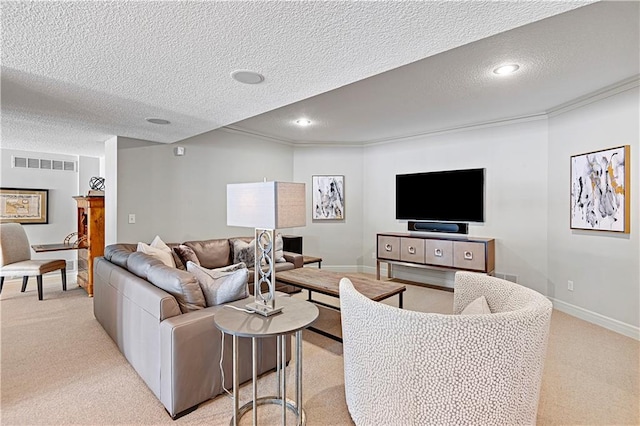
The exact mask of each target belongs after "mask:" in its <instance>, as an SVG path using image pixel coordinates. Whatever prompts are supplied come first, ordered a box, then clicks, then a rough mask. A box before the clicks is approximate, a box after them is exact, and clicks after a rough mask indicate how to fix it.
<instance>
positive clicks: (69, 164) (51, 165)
mask: <svg viewBox="0 0 640 426" xmlns="http://www.w3.org/2000/svg"><path fill="white" fill-rule="evenodd" d="M76 166H77V163H76V162H75V161H62V160H51V159H48V158H26V157H16V156H12V157H11V167H17V168H23V169H42V170H62V171H65V172H75V171H76V170H77V167H76Z"/></svg>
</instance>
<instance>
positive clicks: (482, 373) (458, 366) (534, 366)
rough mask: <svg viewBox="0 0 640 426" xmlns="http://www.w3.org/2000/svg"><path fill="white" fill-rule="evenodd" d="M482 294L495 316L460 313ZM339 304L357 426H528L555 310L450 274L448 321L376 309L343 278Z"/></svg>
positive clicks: (528, 294) (518, 292) (496, 282)
mask: <svg viewBox="0 0 640 426" xmlns="http://www.w3.org/2000/svg"><path fill="white" fill-rule="evenodd" d="M480 296H485V298H486V300H487V303H488V305H489V308H490V310H491V312H492V313H486V314H477V315H460V313H461V312H462V310H463V309H464V308H465V307H466V306H467V305H468V304H469V303H470V302H472V301H474V300H476V299H477V298H478V297H480ZM340 305H341V310H342V337H343V341H344V343H343V351H344V352H343V353H344V381H345V394H346V400H347V406H348V408H349V413H350V414H351V417H352V418H353V420H354V421H355V423H356V424H357V425H358V426H365V425H381V424H384V425H403V426H404V425H453V424H456V425H457V424H462V425H523V424H535V422H536V414H537V408H538V398H539V393H540V385H541V381H542V372H543V367H544V359H545V353H546V347H547V336H548V331H549V324H550V320H551V310H552V306H551V302H549V300H547V298H545V297H544V296H543V295H541V294H539V293H537V292H535V291H533V290H530V289H528V288H526V287H523V286H520V285H518V284H514V283H511V282H509V281H505V280H501V279H498V278H495V277H491V276H486V275H482V274H475V273H469V272H457V273H456V277H455V292H454V304H453V311H454V314H453V315H443V314H432V313H423V312H413V311H409V310H403V309H398V308H396V307H393V306H389V305H385V304H382V303H378V302H374V301H372V300H369V299H368V298H366V297H365V296H363V295H361V294H360V293H358V292H357V290H355V288H354V287H353V285H352V284H351V282H350V281H349V280H348V279H346V278H344V279H342V281H341V282H340Z"/></svg>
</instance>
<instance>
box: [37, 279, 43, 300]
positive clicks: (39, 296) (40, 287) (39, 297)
mask: <svg viewBox="0 0 640 426" xmlns="http://www.w3.org/2000/svg"><path fill="white" fill-rule="evenodd" d="M37 280H38V300H42V275H38V276H37Z"/></svg>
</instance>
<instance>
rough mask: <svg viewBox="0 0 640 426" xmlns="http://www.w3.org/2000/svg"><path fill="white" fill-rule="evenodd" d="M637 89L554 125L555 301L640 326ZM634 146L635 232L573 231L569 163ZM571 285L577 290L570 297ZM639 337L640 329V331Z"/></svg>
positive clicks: (639, 95) (552, 243)
mask: <svg viewBox="0 0 640 426" xmlns="http://www.w3.org/2000/svg"><path fill="white" fill-rule="evenodd" d="M639 92H640V91H639V89H638V87H635V88H633V89H630V90H627V91H625V92H622V93H619V94H616V95H613V96H610V97H607V98H605V99H601V100H598V101H596V102H593V103H591V104H588V105H586V106H582V107H580V108H576V109H573V110H570V111H568V112H565V113H562V114H558V115H555V116H553V117H551V118H550V119H549V189H548V193H549V195H548V196H549V219H548V222H549V233H548V234H549V237H548V253H549V290H548V293H549V296H550V297H553V299H554V303H557V302H560V304H561V305H563V307H564V308H565V309H566V310H568V311H578V313H579V311H582V310H586V311H589V312H591V313H595V314H596V315H603V316H605V317H608V318H612V319H614V320H617V321H620V322H622V323H624V324H628V325H631V326H634V327H636V330H637V327H638V326H639V325H640V272H639V271H640V248H639V246H640V239H639V231H638V230H639V229H640V223H639V222H638V221H639V220H640V217H639V216H638V211H639V209H638V200H639V193H640V192H639V186H640V185H639V184H638V183H639V182H640V179H639V173H638V168H640V161H639V160H638V158H639V155H640V146H639V142H638V141H639V139H640V134H639V133H640V132H639V128H640V118H639V117H640V107H639V104H640V102H639V99H640V93H639ZM621 145H630V146H631V158H629V159H628V161H630V162H631V165H630V166H631V233H630V234H619V233H611V232H603V231H581V230H571V229H570V224H569V209H570V193H569V189H570V188H569V181H570V157H571V156H572V155H577V154H584V153H587V152H592V151H598V150H603V149H608V148H613V147H616V146H621ZM568 280H572V281H573V283H574V290H573V291H568V289H567V281H568ZM636 333H637V331H636Z"/></svg>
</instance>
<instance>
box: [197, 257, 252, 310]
mask: <svg viewBox="0 0 640 426" xmlns="http://www.w3.org/2000/svg"><path fill="white" fill-rule="evenodd" d="M187 271H189V272H191V273H192V274H193V275H194V276H195V277H196V279H197V280H198V283H199V284H200V288H201V289H202V293H204V298H205V300H206V303H207V306H216V305H221V304H223V303H229V302H233V301H234V300H239V299H244V298H245V297H247V296H249V287H248V281H249V271H248V270H247V266H246V265H245V264H244V263H238V264H235V265H230V266H225V267H224V268H217V269H207V268H203V267H202V266H199V265H196V264H195V263H193V262H190V261H189V262H187Z"/></svg>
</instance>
